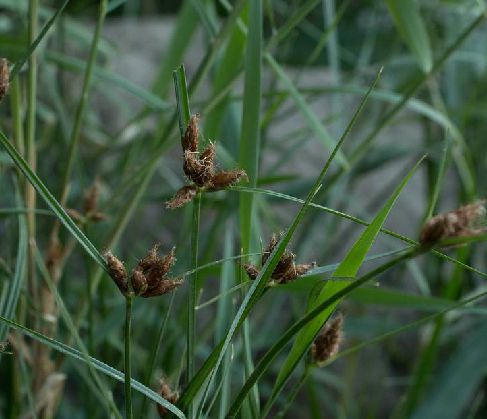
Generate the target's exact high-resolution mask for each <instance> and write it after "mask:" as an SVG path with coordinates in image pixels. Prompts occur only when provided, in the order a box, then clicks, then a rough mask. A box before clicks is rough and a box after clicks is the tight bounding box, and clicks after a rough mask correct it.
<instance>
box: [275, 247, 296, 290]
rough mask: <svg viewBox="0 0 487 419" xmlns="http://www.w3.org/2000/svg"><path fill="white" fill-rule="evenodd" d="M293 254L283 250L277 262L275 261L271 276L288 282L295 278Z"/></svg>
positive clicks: (279, 280)
mask: <svg viewBox="0 0 487 419" xmlns="http://www.w3.org/2000/svg"><path fill="white" fill-rule="evenodd" d="M295 257H296V256H295V255H294V254H293V253H291V252H288V251H285V252H284V253H283V254H282V256H281V259H279V262H277V265H276V267H275V268H274V272H272V275H271V278H272V279H276V280H278V282H289V281H292V280H293V279H296V278H297V275H296V269H295V267H294V259H295Z"/></svg>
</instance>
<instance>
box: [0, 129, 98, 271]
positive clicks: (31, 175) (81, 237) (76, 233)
mask: <svg viewBox="0 0 487 419" xmlns="http://www.w3.org/2000/svg"><path fill="white" fill-rule="evenodd" d="M0 143H1V145H2V146H3V147H4V148H5V150H6V151H7V153H8V154H9V156H10V157H11V159H12V160H13V162H14V163H15V165H16V166H17V167H18V168H19V169H20V171H21V172H22V173H23V174H24V176H25V177H26V178H27V180H28V181H29V182H30V183H31V185H32V186H33V187H34V188H35V189H36V190H37V192H38V194H39V195H40V196H41V197H42V199H43V200H44V201H45V202H46V204H47V205H48V206H49V208H51V210H52V212H53V213H54V214H55V215H56V217H57V218H58V219H59V221H61V223H62V224H63V225H64V226H65V227H66V229H67V230H68V231H69V232H70V233H71V235H72V236H73V237H74V238H75V239H76V240H77V241H78V243H79V244H80V245H81V246H82V247H83V249H85V251H86V252H87V253H88V255H90V256H91V258H93V260H94V261H95V262H96V263H97V264H98V265H100V266H101V267H102V268H103V269H105V270H107V267H106V263H105V258H104V257H103V256H102V255H101V253H100V252H99V251H98V250H97V249H96V247H95V246H94V245H93V243H91V241H90V240H89V239H88V238H87V237H86V236H85V234H84V233H83V232H82V231H81V230H80V229H79V227H78V226H77V225H76V223H75V222H74V221H73V220H72V219H71V217H70V216H69V215H68V214H67V213H66V211H65V210H64V208H63V207H62V206H61V205H60V204H59V202H58V201H57V200H56V199H55V198H54V196H53V195H52V194H51V192H50V191H49V189H48V188H47V187H46V186H45V185H44V183H42V181H41V180H40V179H39V177H38V176H37V174H36V173H35V172H34V171H32V169H31V168H30V167H29V165H28V164H27V162H26V161H25V160H24V159H23V157H22V156H21V155H20V154H19V153H18V152H17V150H16V149H15V147H14V146H12V144H10V141H9V140H8V138H7V137H6V136H5V134H4V133H3V132H1V131H0Z"/></svg>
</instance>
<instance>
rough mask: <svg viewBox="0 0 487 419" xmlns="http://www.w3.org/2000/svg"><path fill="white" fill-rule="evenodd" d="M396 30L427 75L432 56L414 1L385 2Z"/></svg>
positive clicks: (417, 6)
mask: <svg viewBox="0 0 487 419" xmlns="http://www.w3.org/2000/svg"><path fill="white" fill-rule="evenodd" d="M386 4H387V7H388V8H389V12H390V13H391V15H392V18H393V19H394V23H395V24H396V27H397V30H398V31H399V33H400V34H401V36H402V37H403V39H404V41H405V42H406V44H407V45H408V47H409V49H410V50H411V51H412V53H413V54H414V56H415V57H416V60H417V61H418V64H419V66H420V67H421V69H422V70H423V71H424V72H425V73H427V72H429V71H430V70H431V67H432V66H433V54H432V52H431V45H430V40H429V37H428V32H427V30H426V25H425V23H424V21H423V18H422V17H421V13H420V11H419V4H418V2H416V1H415V0H386Z"/></svg>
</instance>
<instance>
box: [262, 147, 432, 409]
mask: <svg viewBox="0 0 487 419" xmlns="http://www.w3.org/2000/svg"><path fill="white" fill-rule="evenodd" d="M423 159H424V157H423V158H421V159H420V160H419V161H418V162H417V163H416V164H415V165H414V167H413V168H412V169H411V170H410V171H409V173H408V174H407V176H406V177H405V178H404V180H403V181H402V182H401V183H400V184H399V186H398V187H397V188H396V190H395V191H394V193H393V194H392V196H391V197H390V198H389V199H388V201H387V202H386V204H385V205H384V207H383V208H382V209H381V210H380V211H379V212H378V214H377V215H376V216H375V218H374V220H373V221H372V222H371V223H370V224H369V226H368V227H367V228H366V229H365V230H364V232H363V233H362V234H361V236H360V237H359V238H358V240H357V241H356V242H355V243H354V245H353V246H352V248H351V249H350V251H349V252H348V253H347V255H346V256H345V258H344V259H343V260H342V262H341V263H340V265H339V266H338V268H337V269H336V271H335V272H334V273H333V276H334V277H346V278H353V277H355V275H356V274H357V272H358V270H359V268H360V266H362V263H363V262H364V259H365V257H366V255H367V253H368V251H369V249H370V248H371V247H372V245H373V243H374V241H375V239H376V237H377V235H378V234H379V232H380V229H381V228H382V226H383V224H384V222H385V220H386V219H387V216H388V215H389V212H390V211H391V209H392V207H393V205H394V204H395V202H396V200H397V198H398V197H399V195H400V193H401V192H402V190H403V189H404V187H405V186H406V185H407V183H408V182H409V180H410V179H411V177H412V176H413V174H414V173H415V172H416V169H417V168H418V166H419V165H420V164H421V162H422V161H423ZM346 286H347V285H346V284H343V283H341V282H336V281H329V282H326V283H325V284H324V286H323V287H322V288H321V290H320V293H319V295H318V296H317V297H316V299H315V300H314V301H313V302H312V303H311V304H310V307H309V309H308V312H309V311H312V310H313V309H314V308H315V307H316V306H318V305H320V304H321V303H322V302H323V301H325V300H327V299H328V298H329V296H330V295H335V294H336V293H337V292H339V291H340V290H342V289H344V288H345V287H346ZM338 303H339V300H337V301H336V302H335V303H334V304H333V305H331V306H329V307H327V309H326V310H324V311H323V312H322V313H321V314H320V315H319V316H317V317H316V318H315V319H314V320H313V321H312V322H310V323H309V324H308V325H307V326H306V327H305V328H303V329H302V330H301V331H300V332H299V334H298V335H297V336H296V340H295V342H294V345H293V347H292V349H291V352H290V353H289V355H288V357H287V359H286V361H285V362H284V364H283V367H282V368H281V369H280V371H279V375H278V376H277V379H276V383H275V385H274V389H273V391H272V395H271V397H270V398H269V401H268V403H267V411H268V409H269V408H270V406H271V405H272V403H273V401H274V400H275V399H276V397H277V396H278V394H279V393H280V391H281V390H282V388H283V387H284V384H285V383H286V382H287V380H288V379H289V377H290V376H291V374H292V373H293V371H294V369H295V368H296V366H297V365H298V363H299V361H301V359H302V358H303V356H304V355H305V354H306V352H307V351H308V350H309V347H310V345H311V343H312V342H313V340H314V338H315V337H316V335H317V334H318V332H319V331H320V329H321V328H322V326H323V324H324V322H325V321H326V319H328V317H329V316H330V315H331V314H332V313H333V310H334V309H335V307H336V306H337V304H338Z"/></svg>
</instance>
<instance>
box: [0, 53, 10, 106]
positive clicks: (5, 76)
mask: <svg viewBox="0 0 487 419" xmlns="http://www.w3.org/2000/svg"><path fill="white" fill-rule="evenodd" d="M9 86H10V71H9V69H8V61H7V60H6V59H5V58H0V102H1V101H2V99H3V98H4V96H5V95H6V94H7V92H8V88H9Z"/></svg>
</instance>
